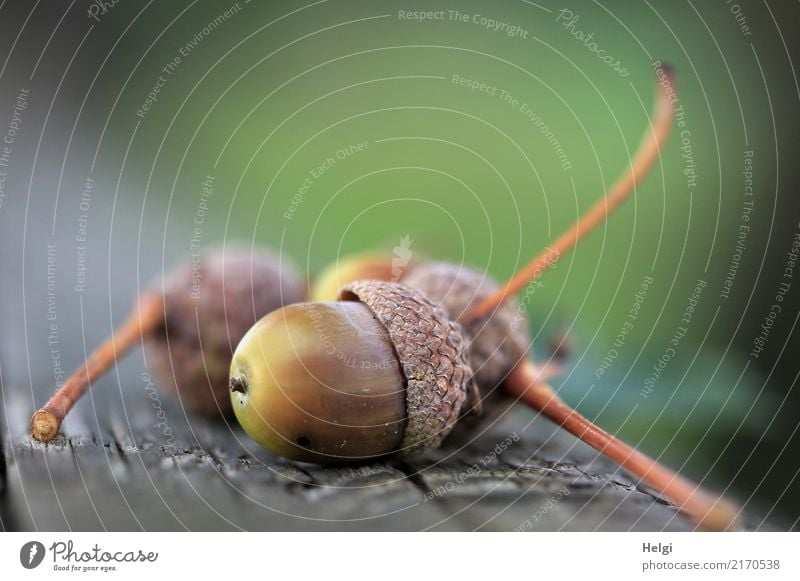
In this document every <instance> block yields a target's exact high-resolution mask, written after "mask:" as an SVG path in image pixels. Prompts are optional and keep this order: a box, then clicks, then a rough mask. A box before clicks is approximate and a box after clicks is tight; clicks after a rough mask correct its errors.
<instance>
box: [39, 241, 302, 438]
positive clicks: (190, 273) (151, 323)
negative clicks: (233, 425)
mask: <svg viewBox="0 0 800 581" xmlns="http://www.w3.org/2000/svg"><path fill="white" fill-rule="evenodd" d="M305 294H306V288H305V284H304V283H303V282H301V280H300V279H299V278H298V276H297V274H295V270H294V268H292V267H291V266H289V265H287V264H286V263H285V261H282V260H281V259H280V258H279V257H277V256H276V255H274V254H273V253H272V252H269V251H267V250H262V249H259V250H256V251H251V250H247V249H244V248H235V247H234V248H231V247H228V248H226V249H219V250H213V251H208V252H204V253H202V254H200V255H199V256H198V257H195V258H194V259H193V260H192V261H191V262H189V263H187V264H184V265H182V266H181V267H180V268H179V269H178V270H176V271H174V272H173V273H172V274H170V275H168V276H167V277H166V278H165V279H164V280H163V281H162V282H160V283H158V284H156V285H153V286H152V287H151V288H149V289H148V290H146V291H145V292H144V293H143V294H142V295H141V296H140V297H139V300H138V308H137V309H135V310H134V312H133V313H132V314H131V315H130V316H129V317H128V319H127V320H126V321H125V322H124V323H123V324H122V325H121V326H120V327H119V329H117V330H116V331H115V333H114V334H113V335H112V336H111V337H110V338H109V339H107V340H106V341H105V342H104V343H103V344H102V345H101V346H100V347H98V348H97V349H96V350H95V351H94V352H93V353H92V355H91V356H90V357H89V359H88V360H87V361H86V362H85V363H84V364H83V365H81V366H80V367H79V368H78V369H77V370H76V371H75V372H74V373H73V374H72V376H70V377H69V378H68V379H67V381H66V382H65V383H64V385H63V386H62V387H61V388H60V389H59V390H58V392H57V393H56V394H55V395H54V396H53V397H52V398H51V399H50V400H49V401H48V402H47V404H45V406H44V407H43V408H42V409H40V410H39V411H37V412H36V413H35V414H34V415H33V418H32V419H31V434H32V435H33V437H34V438H35V439H37V440H39V441H42V442H48V441H50V440H51V439H53V438H54V437H55V436H56V434H57V433H58V430H59V427H60V425H61V421H62V420H63V419H64V417H65V416H66V414H67V413H68V412H69V410H70V409H71V408H72V406H73V405H74V404H75V403H76V402H77V400H78V399H79V398H80V397H81V396H82V395H83V394H84V393H85V392H86V391H87V390H88V389H89V387H90V386H91V384H92V383H93V382H94V381H95V380H96V379H98V378H99V377H100V376H101V375H102V374H103V373H104V372H105V371H106V370H108V369H109V368H110V367H111V366H112V365H114V363H115V361H116V359H117V358H118V357H120V356H121V355H123V354H124V353H125V352H127V351H128V350H130V349H131V348H132V347H133V346H135V345H137V344H138V343H139V342H140V341H143V343H144V346H145V355H146V361H147V362H148V364H149V365H150V366H151V367H152V369H153V372H154V375H155V377H156V380H157V382H156V383H157V385H158V386H159V387H162V388H164V389H165V390H167V391H168V392H170V393H173V394H175V395H177V397H178V399H179V400H180V401H181V403H182V404H183V405H185V406H186V408H187V409H189V410H190V411H192V412H195V413H199V414H203V415H208V416H213V415H219V414H228V413H230V411H231V405H230V396H229V395H228V372H229V369H230V362H231V358H232V355H233V349H234V347H235V346H236V345H237V344H238V342H239V341H240V340H241V338H242V337H243V336H244V335H245V333H246V332H247V331H248V329H250V327H252V326H253V324H255V322H256V321H258V320H259V319H260V318H261V317H263V316H264V315H265V314H267V313H269V312H270V311H273V310H275V309H277V308H279V307H281V306H283V305H286V304H290V303H293V302H297V301H301V300H304V298H305Z"/></svg>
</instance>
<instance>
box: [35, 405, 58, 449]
mask: <svg viewBox="0 0 800 581" xmlns="http://www.w3.org/2000/svg"><path fill="white" fill-rule="evenodd" d="M60 427H61V420H59V419H58V418H57V417H56V415H55V414H54V413H52V412H49V411H47V410H43V409H42V410H39V411H38V412H36V413H35V414H33V417H32V418H31V435H32V436H33V438H34V439H35V440H38V441H39V442H44V443H45V444H46V443H47V442H49V441H50V440H52V439H53V438H55V437H56V436H57V435H58V429H59V428H60Z"/></svg>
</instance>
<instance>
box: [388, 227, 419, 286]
mask: <svg viewBox="0 0 800 581" xmlns="http://www.w3.org/2000/svg"><path fill="white" fill-rule="evenodd" d="M413 243H414V241H413V240H411V236H403V237H402V238H401V239H400V244H399V245H397V246H395V247H394V248H393V249H392V251H393V253H394V256H393V257H392V280H393V281H398V280H400V278H401V277H402V276H403V274H404V272H403V271H404V270H405V268H406V266H408V263H409V262H411V257H412V256H414V252H413V251H412V250H411V245H412V244H413Z"/></svg>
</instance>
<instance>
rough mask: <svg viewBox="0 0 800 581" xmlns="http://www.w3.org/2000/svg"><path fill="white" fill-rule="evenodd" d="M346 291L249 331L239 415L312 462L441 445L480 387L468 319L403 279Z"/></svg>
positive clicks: (240, 373)
mask: <svg viewBox="0 0 800 581" xmlns="http://www.w3.org/2000/svg"><path fill="white" fill-rule="evenodd" d="M341 299H342V300H341V301H340V302H332V303H324V302H323V303H300V304H295V305H290V306H287V307H284V308H282V309H280V310H278V311H275V312H273V313H270V314H269V315H267V316H266V317H264V318H263V319H262V320H261V321H259V322H258V324H256V326H255V327H253V329H251V330H250V331H249V332H248V333H247V335H245V337H244V339H242V342H241V343H240V344H239V346H238V347H237V348H236V352H235V353H234V356H233V362H232V364H231V379H230V389H231V399H232V401H233V409H234V412H235V414H236V417H237V419H238V420H239V423H240V424H241V425H242V427H243V428H244V429H245V431H246V432H247V433H248V434H250V436H251V437H252V438H253V439H254V440H256V441H257V442H258V443H259V444H261V445H262V446H264V447H265V448H267V449H269V450H271V451H273V452H274V453H276V454H279V455H282V456H285V457H287V458H291V459H295V460H301V461H306V462H342V461H353V460H357V459H362V460H363V459H369V458H375V457H379V456H385V455H389V454H396V453H401V454H413V453H419V452H422V451H424V450H426V449H429V448H433V447H437V446H438V445H439V444H440V443H441V442H442V440H443V439H444V437H445V436H447V434H448V433H449V432H450V431H451V430H452V429H453V426H455V424H456V422H457V420H458V418H459V415H460V413H461V412H462V408H463V406H464V402H465V401H466V399H467V397H468V395H469V391H470V390H471V389H473V385H472V384H471V378H472V370H471V368H470V365H469V363H468V361H467V349H466V344H465V342H464V338H463V336H462V331H461V327H460V325H458V323H454V322H453V321H451V320H450V318H449V317H448V315H447V313H446V312H445V311H444V310H443V309H441V308H439V307H437V306H436V305H434V304H433V303H431V301H429V300H428V299H427V298H425V296H424V295H422V294H421V293H419V292H417V291H415V290H413V289H411V288H409V287H406V286H404V285H401V284H397V283H392V282H384V281H359V282H355V283H352V284H349V285H347V286H346V287H345V288H344V289H343V290H342V292H341Z"/></svg>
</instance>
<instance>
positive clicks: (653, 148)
mask: <svg viewBox="0 0 800 581" xmlns="http://www.w3.org/2000/svg"><path fill="white" fill-rule="evenodd" d="M662 70H663V71H664V74H665V77H664V81H663V82H661V83H659V85H658V86H659V91H658V95H657V98H656V105H655V111H654V113H653V118H652V121H651V129H648V131H647V132H646V133H645V135H644V137H643V139H642V143H641V145H640V146H639V149H638V151H637V152H636V154H635V155H634V157H633V160H632V161H631V164H630V166H629V167H628V169H627V171H625V172H624V173H623V174H622V175H621V176H620V177H618V178H617V181H615V182H614V184H613V185H612V186H611V188H610V189H609V190H608V192H607V193H606V195H605V196H604V197H603V199H601V200H600V201H598V202H596V203H595V205H594V206H592V208H590V209H589V211H588V212H586V213H585V214H584V215H583V216H582V217H581V218H580V219H579V220H578V221H577V222H576V223H575V224H574V225H573V226H571V227H570V228H569V230H567V231H566V232H564V233H563V234H561V236H559V237H558V239H556V241H555V242H553V243H552V244H551V245H550V246H549V247H548V248H547V249H546V250H544V251H543V252H542V253H540V254H539V255H538V256H537V257H536V258H534V259H533V260H532V261H530V262H529V263H528V264H527V265H525V266H524V267H523V268H522V269H520V271H519V272H517V274H515V275H514V276H513V277H512V278H511V279H510V280H509V281H508V282H507V283H506V284H504V285H503V286H502V287H500V288H499V289H498V290H497V291H496V292H494V293H493V294H491V295H490V296H488V297H486V298H485V299H483V300H482V301H481V302H480V303H478V304H477V305H476V306H475V307H473V308H472V310H470V311H469V312H468V313H465V315H464V316H463V317H462V321H463V322H469V321H473V320H475V319H479V318H481V317H484V316H486V315H488V314H489V313H491V312H492V311H494V310H495V309H496V308H497V307H498V306H500V305H501V304H503V303H504V302H505V301H506V300H508V298H510V297H512V296H514V295H515V294H517V293H518V292H519V291H520V290H522V288H523V287H524V286H525V285H527V284H528V283H530V282H532V281H534V280H536V279H537V278H539V276H541V275H542V273H544V272H545V271H546V270H547V269H549V268H550V267H551V266H553V264H555V262H556V261H557V260H558V259H559V258H560V257H561V256H562V255H563V254H564V253H566V252H567V251H569V250H570V249H572V248H573V247H575V245H576V244H577V243H578V242H579V241H580V240H581V238H583V237H584V236H586V235H587V234H588V233H589V232H591V231H592V230H593V229H594V228H596V227H597V226H598V225H600V224H602V223H603V221H604V220H605V219H606V218H607V217H608V215H609V214H611V212H613V211H614V210H616V209H617V208H618V207H619V205H620V204H622V203H623V202H624V201H625V200H627V199H628V198H629V197H630V195H631V193H632V192H633V191H635V189H636V185H637V184H638V183H639V182H640V181H642V180H643V179H644V177H645V175H646V174H647V172H648V171H649V170H650V168H651V167H652V166H653V164H654V163H655V161H656V159H658V156H659V155H660V153H661V148H662V147H663V145H664V143H665V142H666V140H667V137H668V136H669V133H670V129H671V128H672V119H673V106H672V100H674V99H675V92H674V88H673V83H672V73H671V70H670V69H669V68H664V69H662Z"/></svg>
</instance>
